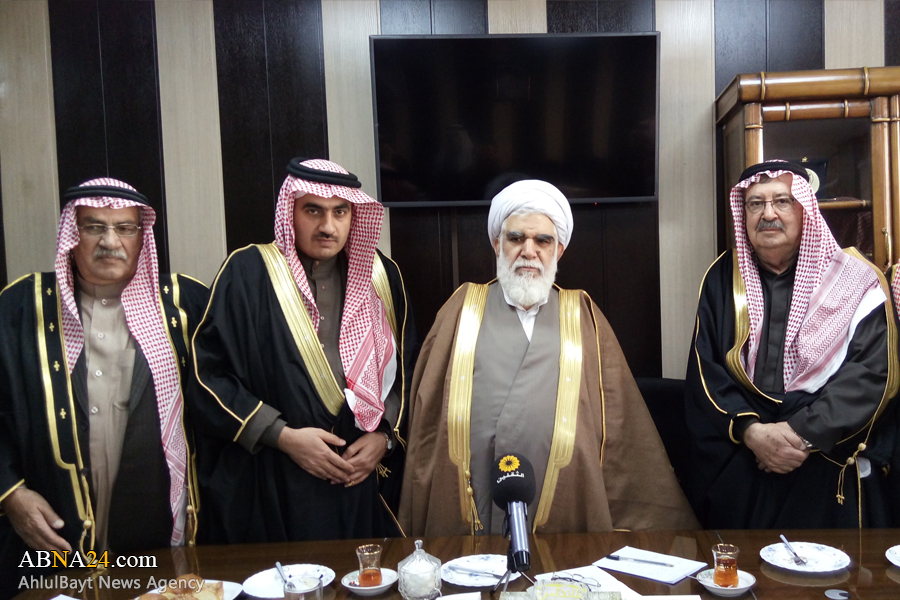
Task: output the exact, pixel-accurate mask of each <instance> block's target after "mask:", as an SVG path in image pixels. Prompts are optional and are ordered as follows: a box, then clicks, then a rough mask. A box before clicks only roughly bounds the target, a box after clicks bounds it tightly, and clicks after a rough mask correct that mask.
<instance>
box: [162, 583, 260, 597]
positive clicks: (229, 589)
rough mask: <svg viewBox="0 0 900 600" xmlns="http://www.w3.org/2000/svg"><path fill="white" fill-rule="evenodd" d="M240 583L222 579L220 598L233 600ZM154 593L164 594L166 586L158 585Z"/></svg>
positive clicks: (239, 588) (238, 593)
mask: <svg viewBox="0 0 900 600" xmlns="http://www.w3.org/2000/svg"><path fill="white" fill-rule="evenodd" d="M203 581H204V583H216V582H217V581H219V580H218V579H204V580H203ZM241 589H243V588H241V584H239V583H235V582H233V581H223V582H222V593H223V596H222V600H234V599H235V598H237V597H238V595H240V593H241ZM153 592H154V593H156V594H164V593H165V592H166V588H164V587H158V588H156V589H155V590H153Z"/></svg>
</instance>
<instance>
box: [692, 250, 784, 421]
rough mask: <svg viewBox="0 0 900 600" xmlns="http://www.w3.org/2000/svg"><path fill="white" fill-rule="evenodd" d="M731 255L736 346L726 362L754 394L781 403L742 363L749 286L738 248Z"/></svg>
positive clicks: (747, 326)
mask: <svg viewBox="0 0 900 600" xmlns="http://www.w3.org/2000/svg"><path fill="white" fill-rule="evenodd" d="M731 256H732V261H733V266H732V274H731V280H732V287H733V290H734V346H733V347H732V348H731V350H729V351H728V354H727V355H726V356H725V362H726V363H727V364H728V370H729V371H731V372H732V373H733V374H734V376H735V377H737V380H738V381H740V382H741V384H742V385H743V386H744V387H745V388H747V389H748V390H750V391H751V392H753V393H754V394H757V395H759V396H762V397H763V398H767V399H769V400H771V401H772V402H775V403H776V404H781V400H776V399H775V398H773V397H771V396H769V395H766V394H764V393H762V392H761V391H760V390H759V388H757V387H756V384H754V383H753V382H752V381H750V376H749V375H747V371H746V370H745V369H744V365H743V364H742V363H741V349H742V348H743V347H744V344H746V343H747V339H748V338H749V337H750V308H749V305H748V304H747V287H746V285H744V278H743V276H741V267H740V265H739V264H738V254H737V250H732V251H731ZM704 385H705V383H704Z"/></svg>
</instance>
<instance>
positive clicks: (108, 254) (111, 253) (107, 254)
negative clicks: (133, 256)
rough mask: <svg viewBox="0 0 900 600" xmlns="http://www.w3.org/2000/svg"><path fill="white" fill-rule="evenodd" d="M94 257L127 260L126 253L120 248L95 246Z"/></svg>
mask: <svg viewBox="0 0 900 600" xmlns="http://www.w3.org/2000/svg"><path fill="white" fill-rule="evenodd" d="M94 258H118V259H119V260H128V255H127V254H125V253H124V252H122V251H121V250H111V249H109V248H97V249H96V250H94Z"/></svg>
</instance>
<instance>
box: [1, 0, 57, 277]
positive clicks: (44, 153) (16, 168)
mask: <svg viewBox="0 0 900 600" xmlns="http://www.w3.org/2000/svg"><path fill="white" fill-rule="evenodd" d="M0 156H2V157H3V170H2V172H0V184H2V190H3V191H2V194H3V220H4V238H5V242H6V271H7V276H8V278H9V279H10V280H13V279H16V278H18V277H19V276H21V275H24V274H25V273H28V272H30V271H49V270H53V261H54V257H55V255H56V227H57V221H58V220H59V182H58V178H57V170H56V127H55V121H54V116H53V81H52V74H51V65H50V25H49V15H48V8H47V2H46V1H45V0H36V1H33V2H21V1H18V0H0Z"/></svg>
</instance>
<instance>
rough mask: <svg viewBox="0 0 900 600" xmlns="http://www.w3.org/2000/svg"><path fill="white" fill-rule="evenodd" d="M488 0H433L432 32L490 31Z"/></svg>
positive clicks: (472, 32)
mask: <svg viewBox="0 0 900 600" xmlns="http://www.w3.org/2000/svg"><path fill="white" fill-rule="evenodd" d="M487 15H488V10H487V0H431V27H432V33H470V34H476V33H488V16H487Z"/></svg>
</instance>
